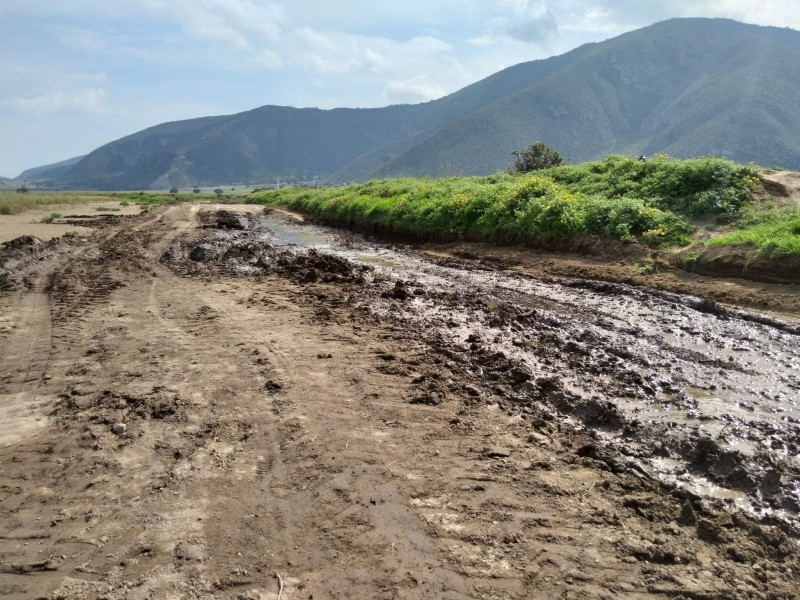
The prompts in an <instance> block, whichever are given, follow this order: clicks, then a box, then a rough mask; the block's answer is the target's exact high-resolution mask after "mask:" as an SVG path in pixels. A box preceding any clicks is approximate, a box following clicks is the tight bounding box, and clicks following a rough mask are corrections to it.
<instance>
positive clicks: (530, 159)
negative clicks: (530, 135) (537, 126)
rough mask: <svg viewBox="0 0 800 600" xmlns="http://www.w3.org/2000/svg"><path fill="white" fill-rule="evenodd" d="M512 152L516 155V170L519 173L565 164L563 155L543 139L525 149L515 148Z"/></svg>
mask: <svg viewBox="0 0 800 600" xmlns="http://www.w3.org/2000/svg"><path fill="white" fill-rule="evenodd" d="M512 154H513V155H514V156H515V157H516V161H515V162H514V171H515V172H517V173H530V172H531V171H539V170H541V169H549V168H550V167H558V166H560V165H563V164H564V160H563V159H562V158H561V155H560V154H559V153H558V152H556V151H555V150H553V149H552V148H551V147H550V146H548V145H547V144H545V143H544V142H541V141H539V142H536V143H534V144H531V145H530V146H528V147H527V148H525V150H515V151H514V152H512Z"/></svg>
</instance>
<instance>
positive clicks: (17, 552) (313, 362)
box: [0, 205, 800, 600]
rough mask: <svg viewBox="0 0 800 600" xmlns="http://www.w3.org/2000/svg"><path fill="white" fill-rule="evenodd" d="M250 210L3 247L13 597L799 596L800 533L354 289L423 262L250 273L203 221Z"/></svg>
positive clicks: (5, 587) (3, 482)
mask: <svg viewBox="0 0 800 600" xmlns="http://www.w3.org/2000/svg"><path fill="white" fill-rule="evenodd" d="M237 210H240V212H238V213H234V214H233V216H232V213H217V214H215V213H213V212H211V208H210V207H202V208H201V207H198V206H196V205H195V206H191V205H181V206H171V207H168V208H165V209H161V210H160V211H158V212H157V213H156V214H150V215H142V216H139V217H130V218H127V219H110V220H108V222H107V223H104V224H97V225H98V226H99V227H100V229H99V230H98V231H97V233H96V234H94V235H93V236H92V237H91V238H88V239H87V238H80V237H77V236H72V237H66V238H63V239H61V240H54V241H52V242H47V243H36V242H35V241H32V240H27V241H25V240H23V241H21V242H20V243H19V244H18V245H17V246H15V247H7V248H6V249H5V250H4V253H5V254H4V256H3V258H4V259H5V267H6V275H5V276H4V278H3V279H0V309H1V311H0V315H2V321H0V343H2V353H1V354H0V423H3V424H4V427H3V429H2V438H0V445H1V446H2V447H1V448H0V595H2V596H3V597H7V598H51V599H56V598H58V599H73V598H74V599H78V598H94V599H100V598H107V599H144V598H239V599H258V598H261V599H270V598H271V599H274V598H278V599H285V600H290V599H295V598H308V599H312V598H315V599H318V600H319V599H322V598H349V599H362V598H363V599H373V598H387V599H388V598H397V599H401V598H443V599H455V598H576V599H577V598H608V599H611V598H621V597H624V598H631V599H640V598H641V599H643V598H675V599H681V598H683V599H688V598H692V599H720V600H721V599H729V598H764V599H766V598H785V599H788V598H797V597H798V595H800V555H798V552H797V542H796V539H795V538H793V537H792V536H793V535H794V534H793V533H792V531H791V529H787V528H786V527H783V526H781V525H780V524H779V523H777V522H770V520H769V519H761V520H757V519H755V518H754V517H751V516H748V515H747V514H745V513H743V512H741V511H739V510H734V509H730V508H727V509H726V507H725V506H724V505H723V504H721V503H718V502H714V501H711V500H708V499H703V498H698V497H697V496H694V495H692V494H689V493H688V492H686V491H684V490H681V489H678V488H676V487H674V486H671V485H668V484H666V483H664V482H661V481H659V480H658V479H656V478H653V477H651V476H650V475H648V474H647V473H646V472H644V471H642V470H641V469H637V468H635V467H633V466H630V465H628V463H626V462H625V460H624V458H621V457H619V456H617V455H615V454H614V449H613V447H610V448H605V449H600V447H599V444H598V441H597V435H596V434H595V433H594V432H593V431H592V430H590V429H587V428H586V427H583V426H582V425H580V424H579V423H577V422H576V421H574V420H571V419H566V418H561V417H559V416H558V415H556V414H550V413H548V412H546V411H545V410H544V408H541V407H540V406H539V405H538V404H536V403H534V404H532V405H530V406H520V405H514V404H509V403H508V402H507V401H505V400H504V399H503V398H502V397H500V396H498V395H497V393H496V392H494V391H492V389H493V388H492V387H491V386H490V385H488V383H487V381H485V380H482V379H481V378H480V377H479V375H476V374H475V373H477V371H476V372H473V371H470V370H469V369H466V368H465V367H464V366H463V365H462V363H461V362H459V360H456V359H455V358H454V357H455V354H454V353H453V352H452V351H450V350H449V349H448V347H447V346H446V345H435V344H431V343H430V342H429V341H428V340H427V339H426V337H425V336H424V335H423V333H424V332H421V331H419V330H417V329H416V328H414V327H412V326H410V325H409V324H408V323H407V322H405V321H404V320H403V319H402V318H400V317H399V316H393V313H391V312H387V313H386V314H376V313H374V312H370V311H368V310H364V309H363V308H362V307H359V306H356V305H355V304H354V302H353V301H352V299H353V298H355V297H359V298H364V297H368V296H369V294H372V293H375V294H376V295H375V298H376V302H377V299H378V298H380V297H383V298H388V300H386V302H388V303H390V305H391V303H394V302H395V301H396V302H397V303H400V302H402V301H403V299H404V298H405V297H406V296H407V295H408V294H409V292H408V291H407V290H406V289H405V287H404V286H402V285H400V284H398V285H396V286H395V288H394V289H393V290H392V289H390V290H389V291H384V292H383V296H380V295H379V294H380V291H376V292H372V291H370V290H371V288H367V287H366V286H365V277H366V276H367V275H369V274H368V273H366V271H364V269H361V268H358V267H355V266H353V265H352V264H350V263H348V262H347V261H344V260H342V259H337V258H334V257H328V256H326V255H324V254H319V253H313V252H312V253H309V254H307V255H306V254H303V255H294V254H292V253H281V252H278V251H275V253H274V254H272V255H270V256H273V257H274V260H272V262H270V263H269V264H266V263H265V262H264V261H265V260H266V259H264V258H263V257H262V256H259V259H258V261H256V262H249V263H248V262H242V263H241V264H244V265H251V267H252V271H253V273H254V275H252V276H246V275H247V272H242V271H239V272H234V271H231V270H230V269H229V268H227V267H226V266H225V264H223V263H224V260H227V259H228V258H231V259H232V258H237V257H243V258H242V260H243V261H246V260H249V259H248V258H247V257H248V256H249V255H248V254H247V252H248V247H247V246H246V243H249V242H246V243H245V242H243V243H242V244H240V245H238V246H230V245H228V246H220V247H217V246H215V245H214V239H212V238H208V236H209V235H210V234H218V233H220V232H222V233H224V234H226V235H227V232H231V231H232V232H233V234H232V235H235V234H236V232H237V231H238V230H240V229H241V230H245V229H247V228H248V226H249V225H248V219H250V218H249V217H247V215H246V214H245V212H244V211H246V210H254V209H252V208H249V209H248V208H241V209H237ZM200 239H211V241H210V242H208V243H206V244H205V245H197V244H193V240H200ZM215 253H217V254H215ZM234 254H235V255H236V256H234ZM187 255H188V258H187ZM547 260H553V259H549V258H548V259H547ZM259 261H260V262H259ZM534 262H535V261H534ZM539 262H540V263H541V262H542V261H539ZM217 263H219V265H218V264H217ZM237 264H239V263H237ZM0 266H1V265H0ZM251 267H246V268H251ZM530 268H532V269H534V270H535V269H537V268H542V269H543V270H545V271H546V270H547V269H548V268H550V267H546V266H542V264H535V265H533V266H531V267H530ZM552 268H554V269H562V268H564V269H572V268H574V269H579V268H580V269H595V268H597V267H595V266H593V265H588V264H587V263H580V262H576V263H575V265H574V266H557V267H552ZM609 269H611V267H609ZM610 272H611V271H605V272H602V273H600V272H598V276H601V277H605V276H607V274H608V273H610ZM603 273H605V274H603ZM692 281H693V280H692ZM676 285H694V284H688V283H676ZM697 285H698V286H699V285H700V284H697ZM703 285H706V284H703ZM738 285H739V284H737V286H738ZM693 289H694V288H693ZM697 289H700V288H697ZM703 289H709V288H707V287H706V288H703ZM731 289H733V288H731ZM735 289H736V290H739V289H740V288H739V287H736V288H735ZM726 293H727V292H726ZM730 293H732V294H734V297H735V298H737V299H738V298H739V294H740V293H741V294H745V292H739V291H730ZM752 293H753V294H755V295H756V297H757V298H761V299H763V298H766V296H767V295H768V294H767V293H766V292H765V293H764V294H762V293H761V292H760V291H758V290H753V292H752ZM786 293H787V294H788V293H789V292H788V291H787V292H786ZM387 294H388V296H387ZM760 301H761V300H760V299H759V300H754V302H753V303H754V304H756V303H758V302H760ZM770 306H773V305H770ZM781 308H785V309H787V310H789V308H792V309H794V308H796V304H791V303H787V304H786V305H783V304H782V305H781ZM473 345H475V346H477V345H478V344H473ZM495 358H496V357H495ZM498 360H499V359H498ZM504 368H505V369H508V368H509V367H508V366H505V367H504ZM508 373H510V375H509V376H510V377H518V376H519V372H518V370H515V369H511V370H509V371H508ZM626 465H628V466H626Z"/></svg>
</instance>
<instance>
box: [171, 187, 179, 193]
mask: <svg viewBox="0 0 800 600" xmlns="http://www.w3.org/2000/svg"><path fill="white" fill-rule="evenodd" d="M169 193H170V194H177V193H178V188H176V187H174V188H170V189H169Z"/></svg>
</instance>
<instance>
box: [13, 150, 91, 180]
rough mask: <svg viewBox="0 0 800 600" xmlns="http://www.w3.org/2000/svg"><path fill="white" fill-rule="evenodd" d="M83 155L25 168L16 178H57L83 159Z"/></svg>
mask: <svg viewBox="0 0 800 600" xmlns="http://www.w3.org/2000/svg"><path fill="white" fill-rule="evenodd" d="M84 156H85V155H84ZM84 156H76V157H74V158H68V159H67V160H62V161H60V162H57V163H52V164H49V165H42V166H41V167H34V168H33V169H26V170H24V171H23V172H22V173H20V174H19V175H17V179H58V178H59V177H62V176H64V175H66V174H67V173H68V172H69V171H70V170H71V169H72V167H74V166H75V165H77V164H78V163H79V162H80V161H81V160H83V158H84Z"/></svg>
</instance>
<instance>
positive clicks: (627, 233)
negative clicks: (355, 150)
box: [248, 156, 755, 247]
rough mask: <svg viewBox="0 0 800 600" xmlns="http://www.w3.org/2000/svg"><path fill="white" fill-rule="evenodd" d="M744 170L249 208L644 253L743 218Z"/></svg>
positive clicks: (438, 188)
mask: <svg viewBox="0 0 800 600" xmlns="http://www.w3.org/2000/svg"><path fill="white" fill-rule="evenodd" d="M754 173H755V171H754V170H753V169H752V168H751V167H743V166H741V165H736V164H735V163H732V162H730V161H727V160H724V159H719V158H714V157H704V158H699V159H691V160H684V161H681V160H677V159H673V158H669V157H666V156H656V157H654V158H653V159H651V160H649V161H646V162H639V161H637V160H635V159H633V158H631V157H626V156H612V157H608V158H606V159H604V160H602V161H596V162H591V163H585V164H582V165H572V166H559V167H555V168H549V169H544V170H540V171H537V172H536V173H535V174H523V175H511V174H506V173H498V174H495V175H492V176H489V177H455V178H454V177H451V178H443V179H389V180H376V181H369V182H367V183H362V184H354V185H349V186H344V187H338V188H314V189H308V188H305V189H300V188H284V189H281V190H271V191H270V190H267V191H260V192H257V193H253V194H251V195H250V196H249V198H248V201H249V202H254V203H264V204H281V205H287V206H289V207H292V208H294V209H297V210H300V211H303V212H306V213H311V214H314V215H317V216H319V217H321V218H323V219H326V220H328V221H331V222H338V223H342V224H348V225H356V226H362V227H374V226H380V227H382V228H385V229H389V230H391V231H394V232H398V233H407V234H414V235H420V236H423V237H430V236H432V235H433V236H436V235H445V236H449V237H452V236H459V235H465V234H469V235H470V236H471V237H485V238H488V239H503V240H506V241H516V242H526V241H534V240H545V241H547V240H558V239H565V238H569V237H574V236H578V235H588V234H593V235H599V236H603V237H605V238H608V239H612V240H619V241H624V242H634V241H635V242H639V243H643V244H646V245H649V246H653V247H667V246H672V245H682V244H686V243H687V242H688V240H689V236H690V235H691V234H692V231H693V226H692V224H691V222H690V219H692V218H694V217H697V216H708V215H714V216H716V217H717V218H718V219H720V220H725V219H732V218H735V217H736V216H738V215H741V214H742V210H743V207H745V206H746V203H747V200H748V198H749V194H750V190H751V188H752V185H753V183H754V182H755V175H754Z"/></svg>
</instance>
